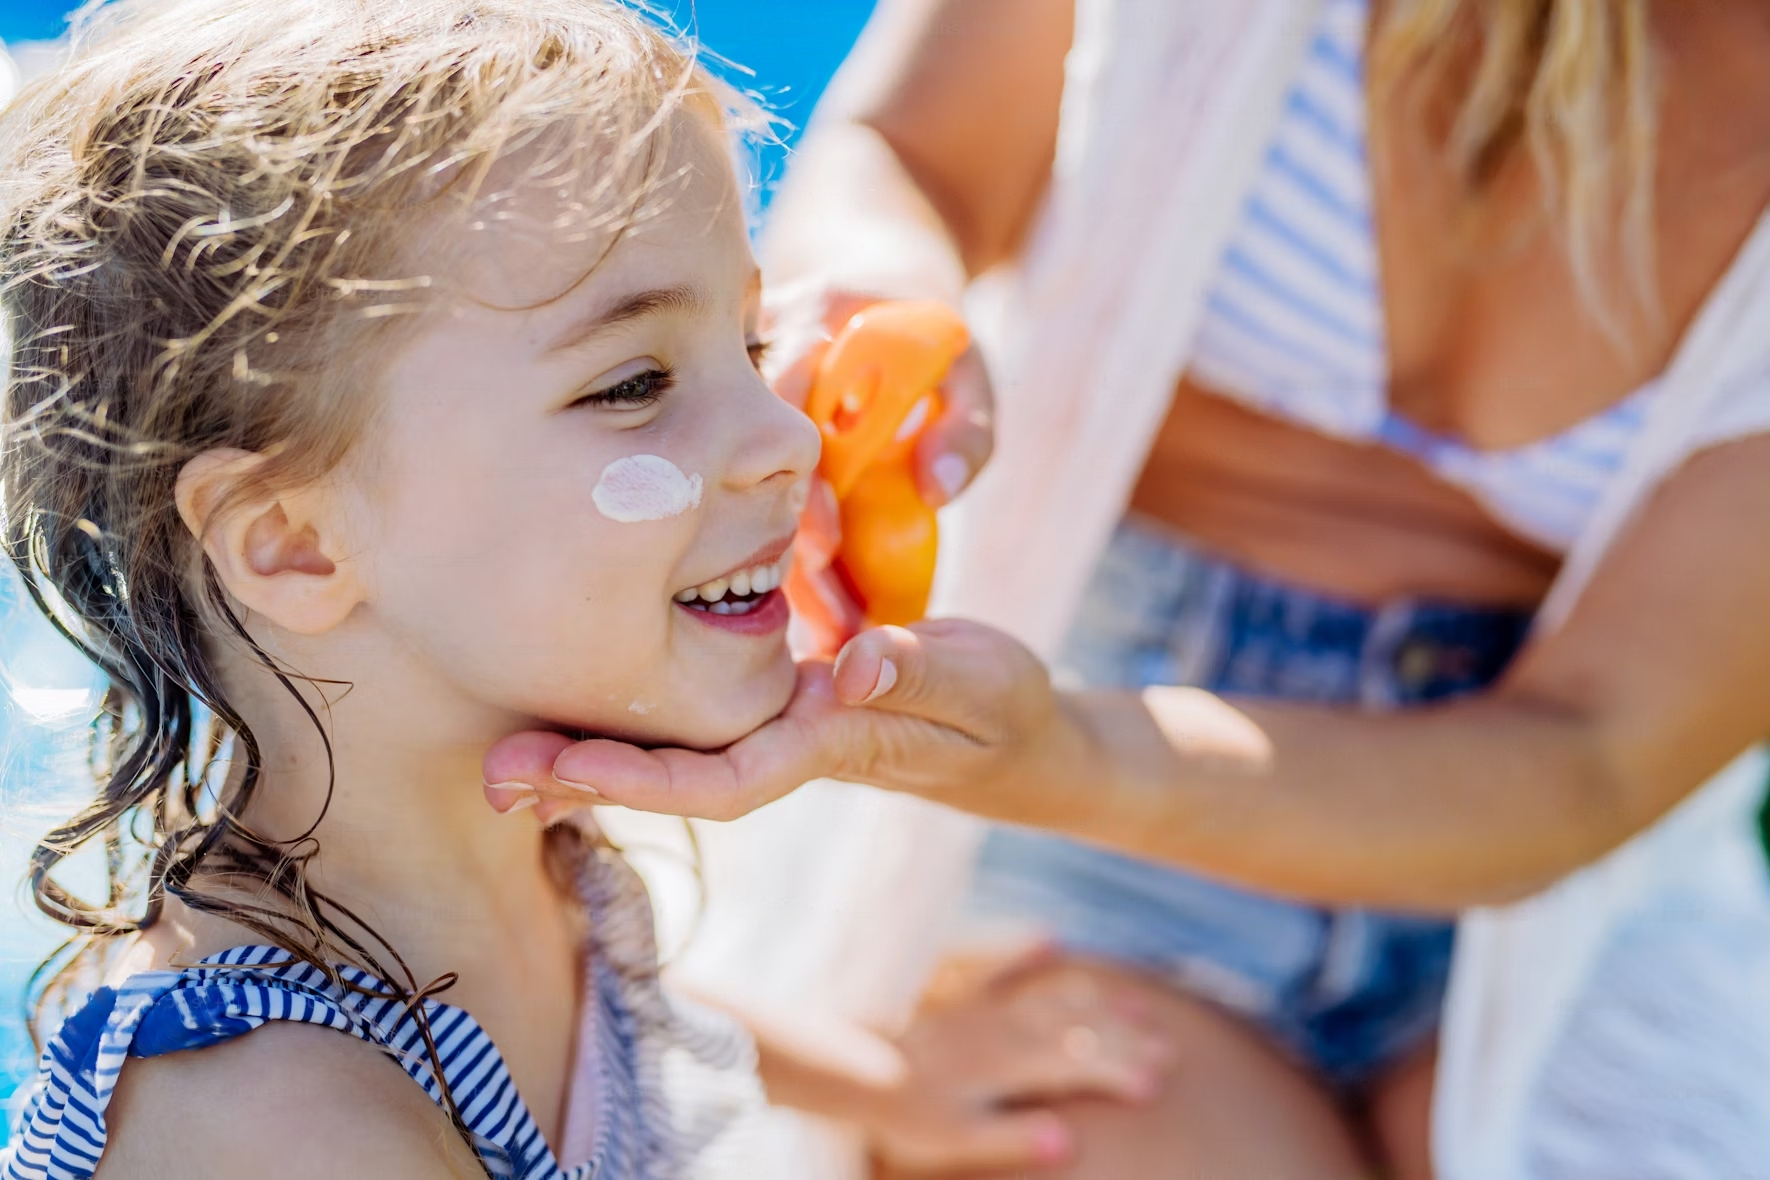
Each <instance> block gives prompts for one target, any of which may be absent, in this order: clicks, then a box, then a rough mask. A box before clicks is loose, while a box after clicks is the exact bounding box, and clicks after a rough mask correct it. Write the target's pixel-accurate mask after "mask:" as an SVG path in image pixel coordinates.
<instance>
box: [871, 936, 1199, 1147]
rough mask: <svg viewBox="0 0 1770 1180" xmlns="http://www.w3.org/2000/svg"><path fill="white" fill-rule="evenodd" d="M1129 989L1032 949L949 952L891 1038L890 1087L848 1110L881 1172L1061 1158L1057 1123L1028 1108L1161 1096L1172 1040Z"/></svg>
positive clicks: (1062, 1129)
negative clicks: (893, 1067) (899, 1061)
mask: <svg viewBox="0 0 1770 1180" xmlns="http://www.w3.org/2000/svg"><path fill="white" fill-rule="evenodd" d="M1150 1010H1151V1009H1150V1004H1149V1002H1148V1001H1147V1000H1146V999H1145V998H1144V996H1143V994H1142V993H1141V991H1140V990H1139V989H1138V987H1137V986H1136V985H1135V984H1126V985H1124V986H1111V987H1109V986H1104V985H1102V984H1101V983H1100V981H1099V979H1098V977H1097V976H1095V975H1092V974H1090V973H1088V972H1086V971H1084V970H1081V969H1079V968H1077V967H1076V966H1074V965H1072V964H1070V963H1067V962H1065V961H1063V960H1061V959H1058V958H1057V957H1056V956H1055V955H1054V954H1053V953H1052V952H1051V951H1050V950H1049V949H1048V948H1043V947H1041V948H1037V949H1035V950H1034V951H1033V952H1031V953H1025V952H1023V953H1021V954H1019V955H1016V956H1014V957H1012V958H1010V959H1008V960H1006V961H1004V960H1003V959H1002V958H1001V957H999V956H998V957H995V958H977V959H971V960H949V961H948V963H946V964H945V965H944V966H943V968H942V970H941V972H940V974H939V976H937V978H936V980H935V984H934V986H933V987H932V988H930V990H929V993H928V995H927V997H926V998H925V1000H924V1002H923V1004H922V1007H921V1009H920V1010H919V1011H918V1012H917V1014H916V1016H915V1019H914V1020H913V1021H912V1022H911V1024H910V1027H909V1028H908V1029H907V1030H906V1031H905V1032H904V1034H903V1035H902V1036H901V1037H900V1038H898V1040H897V1042H896V1044H897V1049H898V1051H899V1052H900V1053H901V1054H902V1057H903V1062H904V1073H903V1077H902V1080H901V1082H900V1083H899V1084H898V1085H896V1086H895V1087H892V1088H891V1089H890V1090H888V1091H885V1092H882V1093H881V1094H880V1095H879V1096H878V1097H877V1098H875V1099H873V1100H872V1101H870V1102H868V1103H865V1104H864V1105H863V1107H862V1108H861V1109H857V1110H856V1111H855V1112H853V1115H854V1117H856V1118H857V1120H858V1121H859V1122H860V1123H861V1124H862V1126H863V1128H864V1130H865V1131H866V1134H867V1141H868V1145H869V1148H870V1149H871V1152H872V1154H873V1156H874V1157H875V1159H876V1160H877V1162H878V1163H879V1164H881V1165H883V1166H884V1167H885V1168H886V1169H888V1170H889V1171H890V1172H891V1174H893V1175H929V1174H941V1175H952V1174H957V1173H960V1172H963V1173H966V1174H975V1173H976V1171H978V1170H985V1169H987V1170H991V1171H1002V1172H1007V1171H1012V1170H1018V1169H1021V1168H1027V1167H1039V1166H1051V1165H1056V1164H1061V1163H1064V1162H1066V1161H1067V1160H1068V1159H1069V1158H1070V1157H1071V1155H1072V1153H1073V1151H1074V1143H1073V1140H1072V1136H1071V1134H1070V1132H1069V1129H1068V1128H1067V1127H1066V1126H1065V1125H1064V1123H1063V1122H1062V1120H1061V1119H1060V1118H1059V1117H1058V1116H1056V1115H1055V1114H1053V1113H1051V1112H1050V1111H1048V1110H1043V1109H1039V1106H1038V1104H1040V1103H1044V1102H1049V1101H1053V1100H1056V1099H1060V1098H1076V1097H1082V1096H1095V1097H1103V1098H1111V1099H1116V1100H1119V1101H1122V1102H1130V1103H1143V1102H1148V1101H1150V1100H1151V1099H1153V1098H1154V1097H1155V1096H1156V1095H1157V1094H1159V1093H1160V1092H1161V1088H1162V1085H1163V1083H1164V1082H1165V1080H1166V1078H1167V1074H1168V1070H1169V1068H1170V1066H1171V1065H1172V1064H1173V1062H1174V1060H1175V1056H1176V1050H1175V1046H1174V1045H1173V1044H1172V1043H1171V1042H1170V1041H1169V1040H1168V1039H1167V1038H1166V1037H1164V1036H1163V1035H1162V1034H1160V1033H1159V1032H1158V1031H1157V1030H1156V1028H1155V1026H1154V1025H1153V1024H1152V1023H1151V1022H1150V1020H1149V1013H1150Z"/></svg>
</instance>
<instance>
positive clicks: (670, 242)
mask: <svg viewBox="0 0 1770 1180" xmlns="http://www.w3.org/2000/svg"><path fill="white" fill-rule="evenodd" d="M668 154H669V156H670V159H668V160H666V161H664V163H663V167H662V168H661V169H659V170H658V173H657V174H658V175H661V176H664V177H666V178H667V179H666V181H665V183H664V186H663V189H662V191H661V194H660V196H661V199H660V200H659V201H657V202H655V203H654V207H653V208H652V209H651V210H650V211H648V212H647V213H645V214H644V215H642V216H641V217H640V218H639V219H638V220H637V221H636V222H635V223H634V224H632V225H631V226H630V227H629V228H628V229H627V230H626V231H625V233H624V234H622V235H621V236H620V237H619V238H618V240H616V241H615V242H614V244H613V246H612V248H611V246H610V242H609V238H608V236H602V237H600V239H599V240H595V241H588V242H574V241H569V240H564V241H562V240H561V239H562V238H569V237H570V236H571V235H569V234H561V233H553V234H549V233H548V232H546V231H545V230H544V229H542V228H541V227H542V226H544V225H545V224H546V221H547V219H548V218H549V217H550V216H552V213H551V210H553V209H555V208H557V205H556V203H555V202H557V201H558V200H559V197H558V196H557V194H555V193H554V192H553V191H552V190H548V189H545V188H544V187H542V186H536V191H534V192H528V191H526V190H524V189H523V188H522V187H521V186H520V185H519V186H518V188H517V189H516V199H515V201H514V202H505V203H503V204H501V205H500V208H501V209H502V210H503V213H504V217H503V218H502V219H487V220H482V221H480V222H479V223H477V224H470V219H469V218H465V217H464V218H462V219H461V220H460V221H458V222H450V223H445V224H439V225H437V226H434V227H425V233H424V234H423V240H424V241H427V242H433V243H435V246H434V248H433V249H432V250H431V251H429V252H426V253H424V254H423V255H422V256H421V259H420V263H421V268H422V269H423V270H424V271H425V272H426V273H430V274H432V275H434V276H436V278H435V280H434V282H435V286H436V287H439V288H441V290H442V292H443V293H442V294H440V295H439V296H438V297H437V300H436V306H435V310H434V312H433V313H431V314H429V315H427V317H426V319H425V321H424V323H423V324H422V325H421V326H420V327H419V328H418V330H417V331H416V333H415V336H414V337H411V338H408V339H409V340H410V343H409V344H408V345H405V346H402V350H401V351H400V352H399V354H398V355H397V356H395V357H393V358H391V360H390V361H389V362H388V364H387V367H386V376H385V390H384V391H383V394H382V396H383V399H384V408H383V411H382V413H381V415H380V416H379V417H378V419H377V420H376V421H375V423H374V425H373V426H372V428H371V431H370V439H369V440H368V442H367V443H366V445H365V447H364V448H363V449H362V451H361V452H360V454H359V457H358V461H357V463H356V464H355V469H356V470H358V471H360V472H361V474H362V478H361V480H360V481H353V482H360V484H361V488H362V490H361V493H360V503H361V516H362V519H363V522H364V532H365V534H366V543H365V545H364V552H363V563H364V569H363V574H364V579H365V584H366V597H367V602H366V607H365V609H366V610H368V611H370V612H373V615H374V618H375V621H376V622H377V623H378V624H379V625H380V627H382V628H384V629H385V630H386V631H388V632H389V633H390V634H392V635H393V636H394V638H395V639H396V641H397V642H398V643H399V645H400V646H401V647H402V648H403V649H404V650H405V652H406V653H407V655H408V656H410V657H412V658H415V659H416V660H417V661H418V662H419V663H420V664H422V665H426V666H428V667H429V668H431V669H434V671H435V672H436V673H437V674H438V675H440V676H441V677H443V678H445V679H446V680H447V681H449V682H452V684H453V685H454V686H455V689H456V691H459V692H461V693H464V694H466V695H467V696H469V697H470V698H474V699H478V700H481V701H484V702H485V703H487V704H490V705H494V706H496V707H498V708H499V709H502V710H506V711H509V712H511V713H514V714H517V715H519V716H521V717H524V718H534V719H541V720H545V721H550V722H554V723H558V724H565V725H571V726H578V727H582V728H585V729H589V730H594V731H597V732H601V733H607V734H611V735H620V736H625V737H630V738H633V739H636V740H641V741H645V740H658V741H663V740H668V741H671V742H684V743H688V744H691V745H698V746H703V747H711V746H717V745H723V744H725V743H728V742H730V741H732V740H734V739H735V738H737V737H738V736H741V735H742V734H743V733H745V732H748V731H749V730H750V729H752V728H754V727H755V726H756V725H758V724H760V723H761V722H763V721H764V720H766V719H768V718H769V717H771V716H773V715H774V714H776V713H777V712H779V711H780V709H781V708H782V707H783V706H784V705H785V703H786V700H787V698H788V697H789V696H790V694H791V692H792V688H793V684H794V677H795V671H794V666H793V662H792V659H791V657H790V655H789V653H788V651H787V646H786V640H785V636H786V623H787V608H786V603H785V600H784V598H783V597H782V595H781V593H780V591H779V590H778V589H774V588H773V587H778V585H779V582H780V578H779V573H780V569H781V563H782V562H784V561H785V560H786V557H787V554H788V551H789V546H790V543H791V541H792V537H793V532H794V529H795V527H796V524H797V521H798V516H799V510H800V508H801V507H802V505H803V503H804V500H805V495H806V489H807V485H808V481H809V477H810V475H811V472H812V469H813V467H814V466H815V465H816V463H817V458H818V445H819V444H818V434H817V431H816V429H815V428H814V427H813V426H812V425H811V423H810V422H809V421H808V420H807V419H806V418H805V417H804V416H803V415H801V414H800V413H799V412H798V411H797V410H795V409H793V408H792V407H791V406H789V405H787V404H786V403H785V402H783V401H781V400H780V399H779V398H777V397H776V396H775V395H774V394H773V393H772V392H771V391H770V390H769V388H768V387H767V386H766V385H765V384H764V383H763V381H762V379H761V377H759V376H758V375H757V371H756V365H755V360H756V356H757V351H758V341H757V338H756V331H757V316H758V313H759V308H760V298H761V288H760V280H759V276H758V273H757V270H756V265H755V263H754V261H753V260H752V258H751V254H750V248H749V240H748V237H747V235H746V232H745V225H744V218H743V212H742V208H741V203H740V201H739V198H738V193H737V189H736V184H735V182H734V178H733V176H732V170H731V166H730V164H729V162H728V158H727V156H726V155H725V150H724V146H723V143H722V142H721V140H720V137H719V132H718V131H717V130H716V129H714V128H712V127H711V126H709V125H708V123H707V122H706V121H705V120H703V119H701V118H699V117H695V116H690V115H683V116H681V117H679V118H678V119H677V120H676V126H675V128H674V133H673V134H672V135H671V137H670V150H669V153H668ZM479 213H480V214H481V215H483V213H484V210H483V209H482V210H480V211H479ZM599 259H600V261H598V260H599ZM439 260H441V261H439ZM586 272H589V277H588V278H584V276H585V274H586ZM579 280H582V281H581V282H580V281H579ZM574 284H576V285H575V286H574ZM562 291H563V292H565V294H564V295H563V296H561V295H560V292H562ZM511 309H516V310H511ZM746 584H747V586H748V593H743V591H744V590H745V587H746ZM685 600H692V601H685ZM709 600H712V601H709Z"/></svg>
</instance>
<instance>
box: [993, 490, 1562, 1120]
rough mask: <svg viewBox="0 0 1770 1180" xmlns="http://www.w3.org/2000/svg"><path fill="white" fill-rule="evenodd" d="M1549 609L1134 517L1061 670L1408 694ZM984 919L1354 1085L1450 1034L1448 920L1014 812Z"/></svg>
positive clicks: (1276, 694)
mask: <svg viewBox="0 0 1770 1180" xmlns="http://www.w3.org/2000/svg"><path fill="white" fill-rule="evenodd" d="M1529 626H1530V615H1529V614H1528V613H1527V612H1523V611H1515V610H1505V609H1492V608H1471V607H1463V606H1454V605H1445V604H1436V603H1427V602H1397V603H1391V604H1387V605H1384V606H1381V607H1376V608H1370V607H1364V606H1358V605H1353V604H1349V603H1345V602H1340V601H1336V600H1333V599H1329V598H1325V597H1323V596H1321V595H1319V594H1316V593H1313V592H1311V591H1307V590H1301V589H1298V588H1296V587H1291V586H1285V585H1282V584H1279V583H1276V582H1273V581H1269V580H1266V579H1263V578H1259V577H1255V576H1252V575H1249V574H1247V573H1244V572H1242V571H1240V570H1238V569H1236V568H1235V567H1233V566H1230V565H1227V564H1225V563H1222V562H1219V561H1214V560H1211V559H1208V558H1205V557H1203V556H1200V555H1198V554H1196V553H1194V552H1191V551H1189V550H1188V549H1187V548H1186V547H1185V544H1184V542H1183V541H1182V540H1181V539H1180V538H1179V537H1178V536H1177V535H1175V534H1173V533H1172V532H1170V531H1168V530H1167V529H1165V528H1164V527H1163V526H1161V525H1158V524H1156V523H1154V522H1152V521H1147V520H1143V519H1140V518H1137V517H1134V516H1133V517H1128V518H1127V519H1126V520H1125V522H1124V523H1122V524H1121V525H1120V526H1119V528H1118V530H1117V532H1116V533H1115V535H1114V537H1113V539H1112V542H1111V544H1110V546H1109V547H1108V550H1107V553H1106V555H1105V557H1104V558H1103V559H1102V560H1101V563H1100V565H1099V567H1098V569H1097V570H1096V572H1095V575H1094V578H1093V580H1092V582H1091V584H1090V586H1089V589H1088V591H1087V594H1086V596H1085V599H1084V601H1083V605H1082V607H1081V610H1080V613H1079V615H1078V617H1077V621H1076V623H1075V626H1074V628H1073V630H1072V631H1071V633H1070V636H1069V639H1068V641H1067V643H1066V646H1065V651H1064V655H1063V657H1062V659H1061V661H1060V663H1059V672H1058V675H1059V677H1060V679H1065V678H1067V679H1069V680H1070V682H1071V683H1072V684H1073V683H1080V684H1085V685H1088V686H1091V687H1101V688H1141V687H1144V686H1147V685H1152V684H1189V685H1196V686H1198V687H1200V688H1206V689H1209V690H1211V691H1213V692H1220V693H1226V694H1237V695H1243V696H1257V697H1269V698H1276V699H1283V700H1294V701H1319V702H1322V703H1324V704H1335V705H1342V706H1353V707H1357V708H1364V709H1373V710H1382V709H1394V708H1408V707H1410V706H1414V705H1422V704H1426V703H1428V702H1432V701H1439V700H1444V699H1446V698H1449V697H1454V696H1457V695H1458V694H1461V693H1467V692H1471V691H1474V690H1478V689H1480V688H1483V687H1484V686H1486V685H1488V684H1490V683H1492V682H1493V680H1494V679H1495V678H1496V677H1498V676H1499V674H1500V672H1501V671H1502V670H1504V668H1505V667H1506V664H1507V663H1508V662H1509V661H1510V660H1511V658H1512V656H1513V655H1514V654H1515V653H1516V652H1517V650H1518V648H1519V646H1520V645H1521V644H1522V643H1523V641H1524V638H1525V635H1526V633H1527V631H1528V629H1529ZM967 919H968V920H967V923H966V925H967V926H969V927H972V928H973V929H976V930H979V931H983V930H992V931H997V932H1004V933H1005V932H1006V931H1008V930H1012V931H1014V932H1016V933H1026V934H1031V933H1037V934H1042V935H1044V936H1046V937H1051V938H1054V939H1056V940H1057V941H1058V942H1059V943H1061V944H1062V945H1064V946H1065V947H1067V948H1068V949H1070V950H1072V951H1074V952H1077V953H1080V954H1086V955H1091V956H1096V957H1101V958H1105V959H1109V960H1113V961H1116V962H1120V963H1123V964H1127V965H1129V966H1132V967H1135V968H1139V969H1141V970H1143V971H1146V972H1149V973H1151V974H1153V975H1155V976H1156V977H1158V978H1160V979H1163V980H1165V981H1166V982H1168V983H1170V984H1171V985H1173V986H1174V987H1176V988H1179V989H1181V990H1183V991H1185V992H1187V993H1190V994H1193V995H1196V996H1199V997H1201V998H1204V999H1206V1000H1208V1001H1211V1002H1213V1003H1216V1004H1218V1005H1221V1006H1223V1007H1225V1008H1228V1009H1230V1010H1232V1011H1234V1012H1236V1013H1238V1014H1240V1015H1241V1016H1243V1017H1244V1018H1246V1019H1247V1020H1249V1021H1251V1022H1253V1023H1254V1024H1255V1025H1257V1026H1258V1027H1261V1028H1263V1029H1264V1030H1265V1031H1266V1032H1267V1033H1268V1034H1269V1036H1270V1037H1271V1039H1272V1040H1273V1041H1275V1042H1276V1043H1277V1045H1278V1046H1279V1047H1280V1048H1281V1049H1283V1050H1285V1051H1287V1052H1289V1053H1290V1054H1291V1055H1292V1056H1294V1057H1295V1058H1297V1059H1298V1060H1299V1061H1301V1062H1302V1063H1304V1064H1305V1065H1306V1066H1308V1067H1310V1068H1311V1069H1312V1070H1313V1071H1314V1072H1315V1073H1316V1074H1317V1075H1318V1076H1320V1077H1322V1078H1323V1079H1324V1080H1326V1081H1328V1082H1329V1083H1331V1084H1333V1085H1335V1086H1336V1087H1340V1088H1348V1089H1350V1088H1356V1087H1358V1086H1360V1085H1362V1084H1364V1083H1365V1082H1367V1081H1369V1080H1370V1079H1371V1078H1372V1077H1373V1076H1374V1075H1376V1074H1378V1073H1380V1072H1382V1070H1383V1069H1384V1068H1385V1067H1386V1066H1388V1065H1390V1064H1391V1063H1393V1062H1395V1061H1397V1060H1398V1059H1399V1058H1401V1057H1403V1056H1405V1055H1406V1054H1407V1053H1408V1052H1409V1051H1410V1050H1412V1049H1414V1048H1416V1047H1417V1046H1419V1045H1421V1044H1423V1043H1424V1042H1425V1041H1426V1040H1427V1039H1428V1038H1429V1037H1430V1036H1431V1035H1432V1034H1433V1032H1434V1031H1435V1029H1436V1026H1437V1021H1438V1012H1439V1008H1440V1005H1441V1002H1442V1000H1443V997H1444V988H1445V983H1446V980H1447V978H1448V976H1449V972H1450V951H1451V938H1452V925H1451V924H1450V923H1449V922H1448V921H1444V920H1441V919H1438V918H1429V917H1421V916H1410V915H1404V914H1387V913H1378V912H1374V911H1370V910H1362V909H1321V908H1317V907H1314V906H1308V905H1300V904H1296V903H1293V902H1289V901H1283V900H1279V899H1277V898H1272V897H1266V896H1262V895H1260V894H1258V893H1251V892H1248V891H1246V890H1243V889H1239V888H1236V887H1233V886H1229V885H1224V884H1220V883H1217V882H1214V881H1209V880H1206V879H1204V878H1202V877H1198V876H1194V875H1192V874H1189V873H1185V872H1182V871H1179V870H1176V869H1173V868H1169V867H1166V866H1163V865H1159V864H1155V863H1151V862H1147V861H1142V860H1136V859H1132V858H1130V857H1126V856H1120V855H1117V854H1114V853H1109V852H1105V851H1102V850H1100V849H1097V848H1093V847H1090V846H1087V845H1083V844H1078V843H1076V842H1074V841H1071V840H1067V839H1064V838H1062V837H1058V836H1051V835H1047V834H1043V833H1038V832H1032V831H1027V830H1023V829H1020V828H1012V827H997V828H995V829H993V830H992V831H991V833H990V835H989V837H988V838H987V839H986V840H985V842H984V846H983V850H982V853H981V855H980V859H979V862H978V865H977V871H976V875H975V878H974V881H973V885H972V893H971V896H970V899H969V902H968V905H967Z"/></svg>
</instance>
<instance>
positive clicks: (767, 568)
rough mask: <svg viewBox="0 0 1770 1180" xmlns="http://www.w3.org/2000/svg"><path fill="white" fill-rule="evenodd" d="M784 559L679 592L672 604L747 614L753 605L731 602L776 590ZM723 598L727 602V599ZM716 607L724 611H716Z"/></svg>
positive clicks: (784, 570)
mask: <svg viewBox="0 0 1770 1180" xmlns="http://www.w3.org/2000/svg"><path fill="white" fill-rule="evenodd" d="M789 560H790V558H788V557H782V558H781V559H780V560H779V561H777V562H775V563H774V564H773V565H759V566H755V567H754V568H752V569H747V570H739V571H738V572H737V573H735V574H732V575H731V576H730V577H727V578H715V579H713V580H712V581H711V582H707V583H704V584H703V585H700V586H696V587H694V588H693V589H691V590H683V591H681V592H679V593H678V594H677V595H676V601H677V602H680V603H682V604H683V605H684V606H694V605H696V604H697V603H705V604H706V605H704V606H702V607H700V609H702V610H713V611H715V612H716V613H718V614H722V615H728V614H729V615H741V614H748V613H749V611H750V608H751V607H752V606H754V605H755V604H754V603H752V602H738V601H732V600H733V599H747V598H749V597H750V596H752V595H758V596H759V595H763V594H767V593H768V592H769V591H771V590H778V589H780V585H781V580H782V578H783V577H784V575H785V572H786V567H787V562H788V561H789ZM727 595H729V596H730V598H729V599H728V598H727ZM720 606H724V607H726V608H727V609H725V610H718V608H719V607H720Z"/></svg>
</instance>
